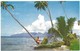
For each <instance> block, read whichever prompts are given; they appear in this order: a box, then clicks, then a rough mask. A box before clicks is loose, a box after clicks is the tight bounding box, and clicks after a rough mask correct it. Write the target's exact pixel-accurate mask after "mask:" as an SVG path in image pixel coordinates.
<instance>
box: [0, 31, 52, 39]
mask: <svg viewBox="0 0 80 51" xmlns="http://www.w3.org/2000/svg"><path fill="white" fill-rule="evenodd" d="M31 35H32V36H33V37H37V36H39V37H45V36H50V35H49V34H48V33H47V32H45V33H40V32H39V33H36V32H33V33H31ZM1 37H2V38H7V37H8V38H9V37H10V38H14V37H16V38H17V37H21V38H30V35H29V34H28V33H19V34H14V35H11V36H1Z"/></svg>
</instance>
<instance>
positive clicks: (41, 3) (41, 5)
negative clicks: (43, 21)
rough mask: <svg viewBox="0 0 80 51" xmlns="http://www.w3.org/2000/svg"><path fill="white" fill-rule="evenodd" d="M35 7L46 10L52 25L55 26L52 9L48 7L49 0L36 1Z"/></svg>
mask: <svg viewBox="0 0 80 51" xmlns="http://www.w3.org/2000/svg"><path fill="white" fill-rule="evenodd" d="M34 3H35V7H36V8H37V9H38V10H44V11H46V13H47V14H48V16H49V18H50V21H51V25H52V27H53V23H52V18H51V13H50V10H49V8H48V2H47V1H35V2H34Z"/></svg>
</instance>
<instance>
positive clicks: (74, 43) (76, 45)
mask: <svg viewBox="0 0 80 51" xmlns="http://www.w3.org/2000/svg"><path fill="white" fill-rule="evenodd" d="M70 49H71V50H80V49H79V40H78V39H74V40H72V41H71V43H70Z"/></svg>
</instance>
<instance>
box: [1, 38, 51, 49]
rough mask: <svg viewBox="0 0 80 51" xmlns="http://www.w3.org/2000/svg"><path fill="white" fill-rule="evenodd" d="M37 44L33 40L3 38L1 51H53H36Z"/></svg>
mask: <svg viewBox="0 0 80 51" xmlns="http://www.w3.org/2000/svg"><path fill="white" fill-rule="evenodd" d="M34 45H36V43H35V42H34V40H33V39H32V38H1V51H52V49H40V50H34Z"/></svg>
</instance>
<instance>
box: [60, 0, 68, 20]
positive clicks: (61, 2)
mask: <svg viewBox="0 0 80 51" xmlns="http://www.w3.org/2000/svg"><path fill="white" fill-rule="evenodd" d="M63 2H65V1H59V3H60V4H61V6H62V9H63V12H64V14H65V16H66V18H67V19H68V17H67V14H66V11H65V9H64V6H63Z"/></svg>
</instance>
